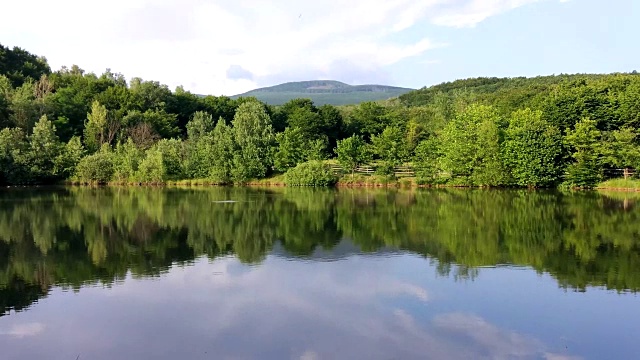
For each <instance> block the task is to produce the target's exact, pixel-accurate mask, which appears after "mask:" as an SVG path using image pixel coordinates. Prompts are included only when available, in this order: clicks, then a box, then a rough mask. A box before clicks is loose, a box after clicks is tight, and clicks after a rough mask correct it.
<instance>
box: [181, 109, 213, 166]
mask: <svg viewBox="0 0 640 360" xmlns="http://www.w3.org/2000/svg"><path fill="white" fill-rule="evenodd" d="M212 131H213V118H212V117H211V115H210V114H207V113H205V112H201V111H198V112H196V113H195V114H194V115H193V119H191V121H189V123H187V141H186V142H185V148H186V157H185V172H186V175H187V177H189V178H191V179H204V178H207V177H208V176H209V173H210V172H211V168H212V167H213V162H214V161H215V160H214V157H213V152H212V147H213V142H214V139H213V134H212Z"/></svg>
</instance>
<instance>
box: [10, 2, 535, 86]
mask: <svg viewBox="0 0 640 360" xmlns="http://www.w3.org/2000/svg"><path fill="white" fill-rule="evenodd" d="M536 1H542V0H350V1H349V2H348V3H345V2H344V1H342V0H318V1H314V2H301V1H298V0H281V1H271V2H265V1H261V0H241V1H216V2H210V1H205V0H184V1H178V0H160V1H152V0H110V1H104V0H101V1H91V2H87V1H83V0H61V1H48V0H23V1H8V2H4V3H3V4H2V5H0V13H2V14H3V15H4V16H3V21H2V22H0V38H1V39H2V40H3V41H8V45H12V46H20V47H23V48H26V49H27V50H29V51H31V52H34V53H36V54H39V55H44V56H46V57H47V58H48V59H49V62H50V64H51V65H52V67H54V68H56V69H57V68H59V67H60V66H62V65H67V66H69V65H72V64H78V65H79V66H80V67H82V68H84V69H86V70H89V71H94V72H97V73H100V72H102V71H104V70H105V69H106V68H107V67H109V68H111V69H112V70H113V71H116V72H121V73H123V74H125V75H126V76H128V77H133V76H140V77H142V78H145V79H150V80H159V81H161V82H163V83H167V84H168V85H169V86H170V87H175V86H177V85H184V86H185V88H187V89H189V90H191V91H193V92H196V93H211V94H216V95H217V94H227V95H231V94H235V93H239V92H243V91H246V90H249V89H251V88H253V87H255V86H257V85H264V84H265V83H268V82H275V81H285V80H302V78H299V77H302V76H315V77H324V78H331V77H339V76H345V73H347V71H345V70H343V69H341V68H340V64H353V65H355V66H357V67H360V68H362V69H363V71H360V72H357V73H355V74H354V75H353V76H351V77H349V78H346V76H345V79H338V80H345V81H353V82H367V81H369V80H370V79H371V78H372V77H371V74H376V73H381V74H385V69H386V68H387V67H388V66H390V65H393V64H396V63H398V62H400V61H402V60H403V59H406V58H410V57H416V56H420V55H422V54H424V53H425V52H427V51H429V50H431V49H433V48H435V47H438V46H442V44H443V43H444V42H446V39H435V40H434V39H430V38H429V37H428V34H423V35H422V36H420V35H418V36H417V37H416V33H417V34H420V32H419V31H417V32H414V34H413V36H412V39H413V40H410V38H409V37H407V36H404V35H405V34H404V32H405V31H408V30H409V29H411V28H414V27H416V26H417V25H420V24H424V23H426V22H430V23H432V24H436V25H441V26H449V27H470V26H475V25H477V24H478V23H479V22H481V21H483V20H485V19H487V18H489V17H491V16H494V15H496V14H500V13H503V12H506V11H508V10H510V9H514V8H516V7H519V6H523V5H525V4H528V3H533V2H536ZM33 9H37V11H33ZM27 13H28V14H30V15H29V21H25V18H24V16H22V14H27ZM397 39H404V40H403V41H398V40H397ZM5 45H7V43H5ZM349 66H351V65H349ZM229 69H244V70H246V72H247V74H249V73H250V74H252V75H253V76H251V77H249V76H247V77H243V78H239V77H237V76H236V77H234V76H231V77H229V76H228V74H227V72H228V70H229ZM382 77H383V78H384V76H382ZM306 79H308V78H305V80H306Z"/></svg>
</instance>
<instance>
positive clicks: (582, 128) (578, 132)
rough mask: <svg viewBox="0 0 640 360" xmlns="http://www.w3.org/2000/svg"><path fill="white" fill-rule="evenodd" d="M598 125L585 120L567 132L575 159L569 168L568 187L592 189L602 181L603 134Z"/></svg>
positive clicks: (568, 143)
mask: <svg viewBox="0 0 640 360" xmlns="http://www.w3.org/2000/svg"><path fill="white" fill-rule="evenodd" d="M596 124H597V122H596V121H595V120H589V119H583V120H582V121H580V122H579V123H577V124H576V126H575V129H574V130H571V131H569V132H567V136H566V138H565V139H566V142H567V145H568V146H570V147H571V149H572V151H573V153H572V154H571V156H572V157H573V159H574V162H573V163H571V164H569V167H568V168H567V175H566V179H565V180H566V183H567V185H570V186H577V187H583V188H592V187H594V186H595V185H596V184H597V183H598V182H599V181H601V180H602V160H603V158H602V155H603V145H602V143H601V136H602V133H601V132H600V130H598V129H597V128H596Z"/></svg>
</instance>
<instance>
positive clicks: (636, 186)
mask: <svg viewBox="0 0 640 360" xmlns="http://www.w3.org/2000/svg"><path fill="white" fill-rule="evenodd" d="M596 189H597V190H612V191H640V180H637V179H611V180H607V181H603V182H601V183H600V184H598V186H596Z"/></svg>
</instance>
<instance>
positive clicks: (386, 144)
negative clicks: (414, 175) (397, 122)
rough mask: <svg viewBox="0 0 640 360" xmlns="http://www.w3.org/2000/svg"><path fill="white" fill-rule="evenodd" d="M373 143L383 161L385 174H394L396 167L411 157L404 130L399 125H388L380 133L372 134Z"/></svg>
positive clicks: (376, 152)
mask: <svg viewBox="0 0 640 360" xmlns="http://www.w3.org/2000/svg"><path fill="white" fill-rule="evenodd" d="M371 145H372V147H373V151H374V152H375V154H376V155H378V156H379V157H380V159H381V160H382V162H383V168H384V169H386V173H385V174H384V175H392V174H393V169H394V167H395V166H399V165H402V163H403V162H404V161H405V160H406V159H407V158H408V157H409V150H408V149H407V143H406V141H405V136H404V132H403V131H402V130H401V129H400V128H398V127H390V126H388V127H387V128H385V129H384V131H383V132H382V133H381V134H380V135H373V136H371Z"/></svg>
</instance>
